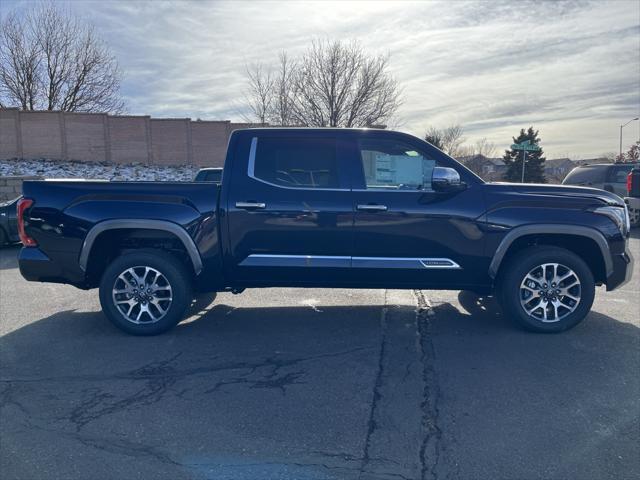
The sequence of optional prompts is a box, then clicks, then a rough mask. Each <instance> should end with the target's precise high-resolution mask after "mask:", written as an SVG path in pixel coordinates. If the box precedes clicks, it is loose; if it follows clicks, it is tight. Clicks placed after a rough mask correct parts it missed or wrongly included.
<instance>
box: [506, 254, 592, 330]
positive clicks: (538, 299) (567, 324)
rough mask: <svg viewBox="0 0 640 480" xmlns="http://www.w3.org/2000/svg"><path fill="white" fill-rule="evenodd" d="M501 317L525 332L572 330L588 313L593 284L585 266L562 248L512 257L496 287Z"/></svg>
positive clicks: (576, 257) (575, 256)
mask: <svg viewBox="0 0 640 480" xmlns="http://www.w3.org/2000/svg"><path fill="white" fill-rule="evenodd" d="M498 288H499V292H498V294H499V298H500V303H501V304H502V309H503V311H504V314H505V315H506V316H507V317H508V318H511V319H513V320H515V321H516V322H517V323H519V324H520V325H521V326H523V327H524V328H526V329H527V330H530V331H534V332H541V333H557V332H562V331H565V330H568V329H570V328H573V327H574V326H576V325H577V324H578V323H580V322H581V321H582V320H583V319H584V318H585V317H586V316H587V314H588V313H589V310H591V305H592V304H593V299H594V297H595V282H594V279H593V274H592V273H591V270H590V269H589V267H588V266H587V264H586V263H585V262H584V260H582V259H581V258H580V257H579V256H577V255H576V254H574V253H573V252H570V251H569V250H566V249H564V248H559V247H553V246H536V247H530V248H527V249H525V250H522V251H520V252H518V253H517V254H515V255H514V256H513V257H512V258H511V259H510V260H509V262H508V263H507V264H506V265H505V266H504V271H503V272H501V281H500V283H499V287H498Z"/></svg>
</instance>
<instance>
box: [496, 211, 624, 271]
mask: <svg viewBox="0 0 640 480" xmlns="http://www.w3.org/2000/svg"><path fill="white" fill-rule="evenodd" d="M535 234H550V235H575V236H579V237H586V238H589V239H591V240H593V241H594V242H596V244H597V245H598V247H599V248H600V253H601V254H602V258H603V260H604V266H605V273H606V276H607V278H608V277H609V276H611V274H612V273H613V260H612V259H611V252H610V250H609V244H608V243H607V240H606V239H605V238H604V235H602V234H601V233H600V232H598V231H597V230H595V229H593V228H589V227H582V226H579V225H560V224H557V223H544V224H535V225H523V226H521V227H515V228H514V229H513V230H511V231H510V232H509V233H507V234H506V235H505V237H504V238H503V239H502V241H501V242H500V245H498V248H497V250H496V252H495V253H494V255H493V259H492V260H491V264H490V265H489V276H490V277H491V278H493V279H495V278H496V276H497V275H498V270H499V268H500V264H501V263H502V260H503V259H504V256H505V255H506V253H507V251H508V250H509V247H510V246H511V244H512V243H513V242H514V241H515V240H517V239H518V238H520V237H523V236H525V235H535Z"/></svg>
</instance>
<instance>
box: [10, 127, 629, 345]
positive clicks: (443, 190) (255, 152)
mask: <svg viewBox="0 0 640 480" xmlns="http://www.w3.org/2000/svg"><path fill="white" fill-rule="evenodd" d="M18 213H19V215H18V217H19V230H20V234H21V239H22V242H23V244H24V248H23V249H22V250H21V252H20V258H19V262H20V270H21V272H22V275H23V276H24V277H25V278H26V279H27V280H34V281H41V282H61V283H68V284H72V285H75V286H77V287H79V288H83V289H89V288H95V287H99V290H100V301H101V304H102V308H103V311H104V313H105V314H106V316H107V317H108V318H109V319H110V320H111V321H112V322H113V323H114V324H115V325H117V326H118V327H119V328H121V329H123V330H125V331H127V332H129V333H132V334H138V335H153V334H158V333H161V332H164V331H166V330H168V329H170V328H171V327H173V326H174V325H176V324H177V323H178V322H180V320H181V319H182V318H183V316H184V314H185V311H186V309H187V307H188V305H189V304H190V303H191V302H192V300H193V298H194V295H195V293H196V292H212V291H232V292H236V293H239V292H241V291H242V290H244V289H245V288H257V287H279V286H281V287H293V286H295V287H310V288H325V287H338V288H411V289H453V290H471V291H474V292H478V293H482V294H489V293H494V294H495V295H496V296H498V297H499V299H500V301H501V303H502V306H503V309H504V311H505V312H506V313H507V314H508V316H509V317H511V318H513V319H514V320H516V321H517V322H519V323H520V324H521V325H523V326H524V327H526V328H528V329H530V330H534V331H539V332H559V331H563V330H566V329H568V328H571V327H572V326H574V325H576V324H577V323H578V322H580V321H581V320H582V319H583V318H584V317H585V316H586V314H587V313H588V312H589V310H590V308H591V305H592V302H593V298H594V293H595V286H596V285H602V284H604V285H606V287H607V289H608V290H611V289H614V288H616V287H619V286H620V285H622V284H623V283H625V282H626V281H628V279H629V278H630V276H631V271H632V265H633V261H632V258H631V256H630V254H629V252H628V250H627V238H628V235H629V216H628V212H627V210H626V208H625V204H624V201H623V200H622V199H621V198H619V197H618V196H616V195H614V194H612V193H609V192H605V191H602V190H596V189H592V188H582V187H568V186H548V185H521V184H500V183H485V182H483V181H482V180H481V179H480V178H478V177H477V176H476V175H474V174H473V173H472V172H471V171H469V170H468V169H466V168H465V167H464V166H462V165H461V164H459V163H458V162H456V161H455V160H453V159H452V158H450V157H448V156H447V155H445V154H444V153H442V152H441V151H440V150H438V149H436V148H435V147H433V146H432V145H430V144H428V143H426V142H424V141H422V140H419V139H418V138H415V137H412V136H410V135H406V134H403V133H398V132H392V131H385V130H370V129H362V130H351V129H282V128H274V129H247V130H238V131H235V132H234V133H233V134H232V136H231V139H230V141H229V146H228V151H227V158H226V162H225V166H224V174H223V176H222V183H221V184H220V185H218V184H215V183H191V184H189V183H146V182H139V183H121V182H86V181H34V182H25V184H24V198H23V199H22V200H21V202H20V204H19V207H18Z"/></svg>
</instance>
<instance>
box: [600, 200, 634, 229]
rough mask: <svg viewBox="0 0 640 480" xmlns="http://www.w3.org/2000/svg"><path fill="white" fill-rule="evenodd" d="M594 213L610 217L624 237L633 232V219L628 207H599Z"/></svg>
mask: <svg viewBox="0 0 640 480" xmlns="http://www.w3.org/2000/svg"><path fill="white" fill-rule="evenodd" d="M593 213H598V214H600V215H606V216H607V217H609V218H610V219H611V220H612V221H613V223H615V224H616V226H617V227H618V229H619V230H620V232H621V233H622V235H626V234H627V233H629V230H631V219H630V218H629V210H628V209H627V206H626V205H625V206H624V207H614V206H608V207H598V208H595V209H594V210H593Z"/></svg>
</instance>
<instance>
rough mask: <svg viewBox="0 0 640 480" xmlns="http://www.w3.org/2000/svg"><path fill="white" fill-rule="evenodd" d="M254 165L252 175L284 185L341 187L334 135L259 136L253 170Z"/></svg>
mask: <svg viewBox="0 0 640 480" xmlns="http://www.w3.org/2000/svg"><path fill="white" fill-rule="evenodd" d="M251 167H252V165H251V163H250V165H249V170H250V171H249V175H250V176H253V177H254V178H256V179H258V180H262V181H264V182H267V183H271V184H273V185H278V186H283V187H289V188H338V187H339V183H340V182H339V178H338V161H337V157H336V141H335V139H333V138H315V137H306V138H301V137H291V138H285V137H277V138H275V137H263V138H259V139H258V140H257V148H256V151H255V158H254V161H253V172H251ZM252 173H253V175H252Z"/></svg>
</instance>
